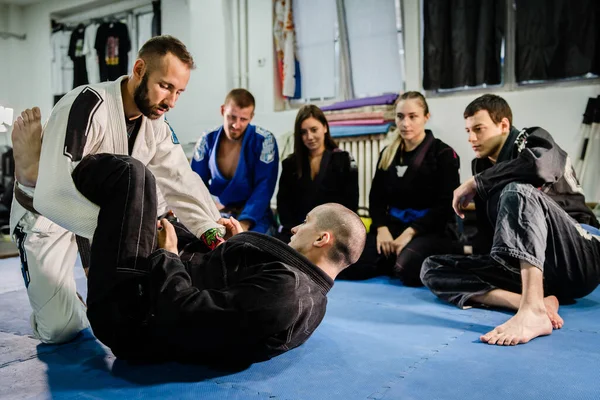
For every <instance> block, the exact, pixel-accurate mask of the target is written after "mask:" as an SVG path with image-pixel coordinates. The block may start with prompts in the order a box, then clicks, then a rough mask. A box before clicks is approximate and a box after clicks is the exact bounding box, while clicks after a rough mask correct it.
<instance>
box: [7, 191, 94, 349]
mask: <svg viewBox="0 0 600 400" xmlns="http://www.w3.org/2000/svg"><path fill="white" fill-rule="evenodd" d="M14 203H16V204H13V212H14V211H15V210H16V208H17V207H19V208H20V207H21V205H20V204H18V203H17V202H16V200H15V201H14ZM11 233H12V235H13V240H14V241H15V243H17V247H18V248H19V254H20V257H21V268H22V272H23V279H24V281H25V287H26V288H27V295H28V296H29V302H30V303H31V308H32V309H33V313H32V314H31V318H30V321H31V326H32V328H33V333H34V336H35V337H36V338H38V339H39V340H41V341H42V342H43V343H64V342H67V341H69V340H71V339H73V338H74V337H75V336H76V335H77V334H78V333H79V332H80V331H81V330H82V329H85V328H87V327H88V326H89V322H88V320H87V317H86V308H85V306H84V305H83V303H82V302H81V300H80V299H79V297H78V296H77V290H76V287H75V276H74V274H73V268H74V266H75V261H76V259H77V243H76V241H75V235H74V234H73V233H71V232H69V231H67V230H65V229H63V228H61V227H60V226H58V225H56V224H55V223H53V222H51V221H50V220H49V219H47V218H45V217H42V216H40V215H38V214H34V213H31V212H29V211H28V212H26V213H25V215H24V216H23V217H22V218H21V220H19V222H18V223H17V225H16V226H15V227H12V226H11Z"/></svg>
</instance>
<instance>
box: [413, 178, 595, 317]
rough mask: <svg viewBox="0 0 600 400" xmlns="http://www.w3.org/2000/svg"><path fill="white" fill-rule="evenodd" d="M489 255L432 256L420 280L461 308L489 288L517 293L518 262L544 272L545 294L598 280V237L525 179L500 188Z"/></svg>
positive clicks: (577, 291)
mask: <svg viewBox="0 0 600 400" xmlns="http://www.w3.org/2000/svg"><path fill="white" fill-rule="evenodd" d="M490 218H491V220H492V221H493V220H494V219H495V232H494V240H493V245H492V250H491V252H490V255H489V256H433V257H430V258H428V259H427V260H425V263H424V264H423V268H422V270H421V279H422V281H423V283H424V284H425V286H427V287H428V288H429V289H431V291H432V292H433V293H434V294H435V295H437V296H438V297H439V298H441V299H443V300H446V301H448V302H450V303H453V304H456V305H457V306H459V307H463V306H465V305H466V304H467V302H468V300H469V299H470V298H471V297H473V296H475V295H481V294H485V293H487V292H489V291H491V290H493V289H504V290H507V291H510V292H514V293H521V274H520V262H521V261H525V262H527V263H529V264H531V265H533V266H535V267H537V268H539V269H541V270H542V272H543V273H544V293H545V296H550V295H555V296H557V297H558V299H559V300H561V301H569V300H572V299H576V298H580V297H583V296H586V295H588V294H589V293H591V292H592V291H593V290H594V289H595V288H596V287H597V286H598V283H599V281H600V237H598V236H593V235H591V234H590V233H589V232H587V231H586V230H585V229H583V228H582V227H581V225H580V224H579V223H577V221H575V220H574V219H573V218H571V217H570V216H569V215H568V214H567V213H566V212H565V211H564V210H563V209H562V208H560V206H559V205H558V204H556V203H555V202H554V201H553V200H552V199H551V198H550V197H548V196H547V195H546V194H544V193H542V192H541V191H539V190H537V189H535V188H534V187H533V186H531V185H528V184H520V183H510V184H508V185H507V186H506V187H505V188H504V189H503V190H502V192H501V194H500V196H499V200H498V207H497V216H490Z"/></svg>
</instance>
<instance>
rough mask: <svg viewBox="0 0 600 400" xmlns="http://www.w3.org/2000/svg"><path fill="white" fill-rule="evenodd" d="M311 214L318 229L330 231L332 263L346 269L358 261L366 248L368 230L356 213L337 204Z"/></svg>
mask: <svg viewBox="0 0 600 400" xmlns="http://www.w3.org/2000/svg"><path fill="white" fill-rule="evenodd" d="M311 214H313V215H314V216H315V217H316V218H315V220H316V224H317V229H319V230H324V231H329V232H331V234H332V235H333V238H334V243H333V247H332V248H331V250H330V252H329V258H330V259H331V261H332V262H334V263H336V264H338V265H340V266H342V268H345V267H347V266H349V265H351V264H354V263H355V262H356V261H358V258H359V257H360V255H361V254H362V251H363V249H364V247H365V240H366V237H367V230H366V229H365V225H364V224H363V222H362V221H361V219H360V217H359V216H358V215H356V213H355V212H353V211H351V210H349V209H348V208H346V207H344V206H342V205H341V204H337V203H327V204H323V205H320V206H318V207H315V208H314V209H313V210H312V211H311Z"/></svg>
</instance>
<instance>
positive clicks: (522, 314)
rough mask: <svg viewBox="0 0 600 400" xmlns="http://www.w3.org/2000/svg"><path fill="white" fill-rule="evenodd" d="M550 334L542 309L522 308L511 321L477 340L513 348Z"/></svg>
mask: <svg viewBox="0 0 600 400" xmlns="http://www.w3.org/2000/svg"><path fill="white" fill-rule="evenodd" d="M551 333H552V323H551V322H550V320H549V319H548V315H547V314H546V310H545V309H544V308H538V309H533V308H526V309H525V308H522V309H520V310H519V311H517V313H516V314H515V315H514V316H513V317H512V318H511V319H509V320H508V321H506V322H505V323H504V324H502V325H500V326H498V327H496V328H495V329H494V330H492V331H490V332H488V333H486V334H485V335H483V336H481V337H480V338H479V339H480V340H481V341H482V342H485V343H487V344H496V345H498V346H514V345H517V344H520V343H527V342H529V341H530V340H531V339H533V338H536V337H538V336H545V335H550V334H551Z"/></svg>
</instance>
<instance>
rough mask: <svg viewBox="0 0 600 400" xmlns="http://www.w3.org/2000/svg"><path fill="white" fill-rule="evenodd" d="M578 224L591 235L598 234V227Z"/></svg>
mask: <svg viewBox="0 0 600 400" xmlns="http://www.w3.org/2000/svg"><path fill="white" fill-rule="evenodd" d="M579 225H581V227H582V228H583V229H585V230H586V231H588V232H589V233H591V234H592V235H596V236H600V229H598V228H594V227H593V226H591V225H587V224H579Z"/></svg>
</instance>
